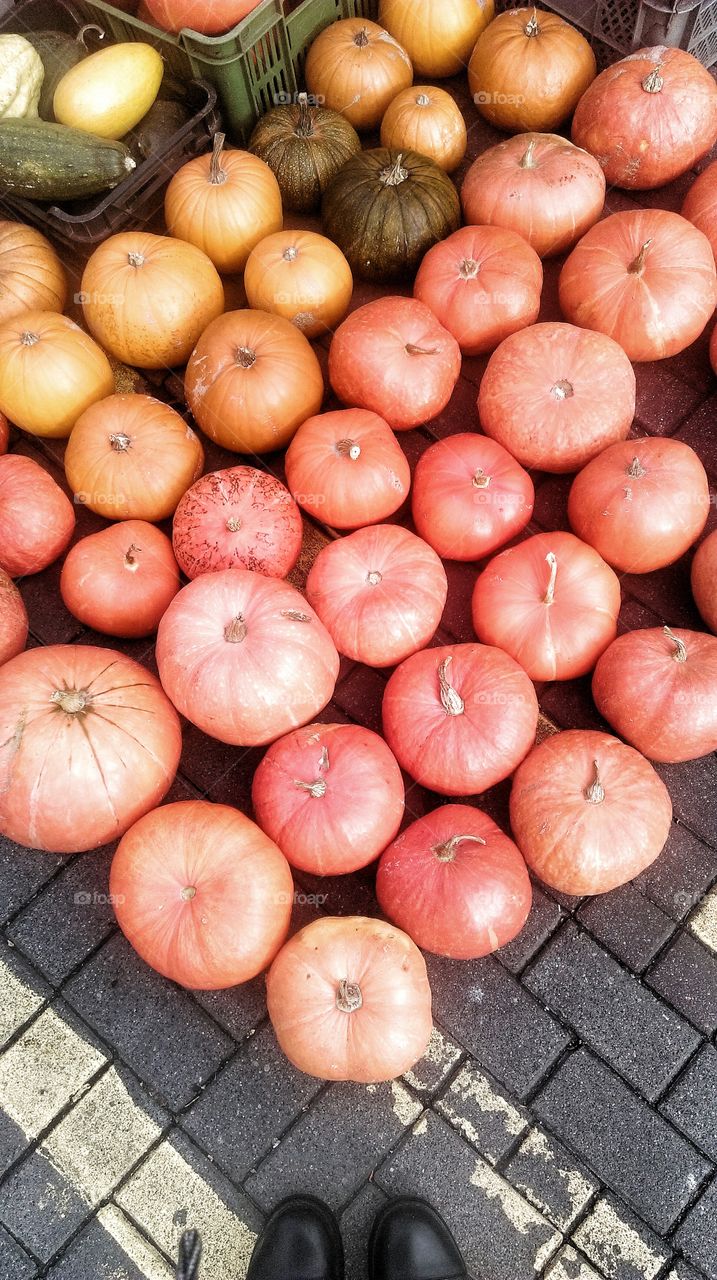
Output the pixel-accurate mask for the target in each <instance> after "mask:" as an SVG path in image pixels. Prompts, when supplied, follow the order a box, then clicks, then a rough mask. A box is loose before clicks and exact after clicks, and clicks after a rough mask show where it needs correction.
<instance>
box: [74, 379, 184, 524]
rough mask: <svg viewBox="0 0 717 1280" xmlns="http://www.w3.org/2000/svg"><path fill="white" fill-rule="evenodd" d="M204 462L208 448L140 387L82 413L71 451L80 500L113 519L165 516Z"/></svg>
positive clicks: (174, 414)
mask: <svg viewBox="0 0 717 1280" xmlns="http://www.w3.org/2000/svg"><path fill="white" fill-rule="evenodd" d="M158 459H161V465H160V466H158V465H157V463H158ZM203 466H204V450H203V449H202V446H201V444H200V442H199V440H198V438H197V436H196V435H195V434H194V432H193V431H192V430H191V428H190V427H188V426H187V424H186V422H185V421H184V419H183V418H181V417H180V415H179V414H178V413H177V411H176V409H171V408H170V406H169V405H168V404H164V403H163V402H162V401H161V400H155V399H154V397H153V396H146V395H139V394H134V393H128V394H122V395H113V396H108V397H107V399H105V400H100V401H99V402H98V403H97V404H95V405H93V406H92V407H91V408H90V409H88V410H87V411H86V412H85V413H83V414H82V416H81V418H79V419H78V421H77V424H76V427H75V430H74V431H73V433H72V436H71V437H70V440H69V443H68V445H67V448H66V450H65V475H66V476H67V483H68V484H69V486H70V488H71V489H72V491H73V493H74V494H75V501H76V502H81V503H82V504H83V505H84V506H87V507H89V508H90V510H91V511H96V512H97V514H98V515H100V516H105V517H106V518H107V519H108V520H151V521H157V520H166V518H167V516H171V514H172V512H173V511H174V509H175V507H176V506H177V503H178V502H179V499H180V498H181V496H182V494H183V493H185V491H186V490H187V489H188V488H189V486H190V485H191V484H193V483H194V481H195V480H196V479H197V477H198V476H200V475H201V473H202V468H203Z"/></svg>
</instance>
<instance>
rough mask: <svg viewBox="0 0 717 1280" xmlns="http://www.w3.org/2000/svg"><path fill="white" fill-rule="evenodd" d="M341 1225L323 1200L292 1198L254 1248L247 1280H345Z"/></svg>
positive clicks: (278, 1210) (273, 1216) (302, 1197)
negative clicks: (339, 1225)
mask: <svg viewBox="0 0 717 1280" xmlns="http://www.w3.org/2000/svg"><path fill="white" fill-rule="evenodd" d="M343 1274H344V1249H343V1245H342V1243H341V1233H340V1232H339V1227H338V1223H337V1221H336V1219H335V1217H334V1215H333V1213H332V1212H331V1210H330V1209H329V1207H328V1205H326V1204H324V1203H323V1201H322V1200H316V1199H315V1198H314V1197H313V1196H289V1198H288V1199H287V1200H282V1202H281V1204H279V1205H277V1207H276V1209H275V1210H274V1212H273V1213H272V1215H271V1217H270V1218H269V1221H268V1222H267V1224H266V1226H265V1227H264V1230H263V1231H262V1233H261V1235H260V1236H259V1239H258V1240H257V1242H256V1245H255V1246H254V1252H253V1254H252V1255H251V1262H250V1263H249V1270H248V1272H247V1280H343Z"/></svg>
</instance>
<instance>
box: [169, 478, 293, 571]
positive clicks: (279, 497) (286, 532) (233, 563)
mask: <svg viewBox="0 0 717 1280" xmlns="http://www.w3.org/2000/svg"><path fill="white" fill-rule="evenodd" d="M302 532H303V525H302V523H301V512H300V511H299V508H298V507H297V505H296V503H295V502H294V499H293V498H292V496H291V494H290V493H289V491H288V489H287V488H285V486H284V485H283V484H282V483H281V481H280V480H277V479H275V477H274V476H272V475H269V474H268V472H266V471H258V470H257V468H256V467H229V468H228V469H227V470H226V471H212V472H210V473H209V474H208V475H206V476H202V478H201V479H200V480H197V481H196V483H195V484H193V485H192V487H191V489H188V490H187V492H186V493H185V494H184V496H183V497H182V498H181V499H180V501H179V505H178V507H177V510H176V511H175V513H174V523H173V526H172V542H173V544H174V554H175V555H176V557H177V562H178V564H179V567H180V569H181V570H182V573H184V574H186V575H187V577H188V578H198V577H199V575H200V574H202V573H216V572H217V571H218V570H221V569H253V570H255V572H257V573H263V574H266V576H267V577H269V578H285V577H286V575H287V574H288V573H291V570H292V569H293V567H294V565H295V564H296V561H297V560H298V558H299V552H300V550H301V537H302Z"/></svg>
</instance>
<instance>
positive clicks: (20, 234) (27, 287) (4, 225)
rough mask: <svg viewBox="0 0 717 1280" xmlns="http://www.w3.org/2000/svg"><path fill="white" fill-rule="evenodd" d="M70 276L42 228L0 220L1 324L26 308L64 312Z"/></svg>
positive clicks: (29, 309)
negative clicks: (41, 230)
mask: <svg viewBox="0 0 717 1280" xmlns="http://www.w3.org/2000/svg"><path fill="white" fill-rule="evenodd" d="M66 301H67V276H66V275H65V269H64V267H63V265H62V263H61V262H60V259H59V258H58V256H57V254H56V253H55V250H54V249H53V247H52V245H51V244H50V241H49V240H46V239H45V237H44V236H43V235H41V234H40V232H39V231H35V229H34V228H33V227H25V226H23V224H22V223H21V222H5V221H0V324H4V323H5V321H6V320H12V319H14V317H15V316H18V315H21V314H22V312H23V311H64V308H65V302H66Z"/></svg>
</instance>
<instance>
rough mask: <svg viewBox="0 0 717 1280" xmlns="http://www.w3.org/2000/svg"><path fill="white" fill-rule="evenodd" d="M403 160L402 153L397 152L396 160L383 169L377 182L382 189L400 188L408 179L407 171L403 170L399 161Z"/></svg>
mask: <svg viewBox="0 0 717 1280" xmlns="http://www.w3.org/2000/svg"><path fill="white" fill-rule="evenodd" d="M402 160H403V152H402V151H399V152H398V155H397V156H396V159H395V160H394V161H393V162H392V163H391V164H390V165H389V167H388V169H383V170H382V172H381V173H380V175H379V180H380V181H381V182H382V183H383V185H384V187H400V185H401V183H402V182H405V181H406V178H407V177H408V169H404V167H403V165H402V164H401V161H402Z"/></svg>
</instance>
